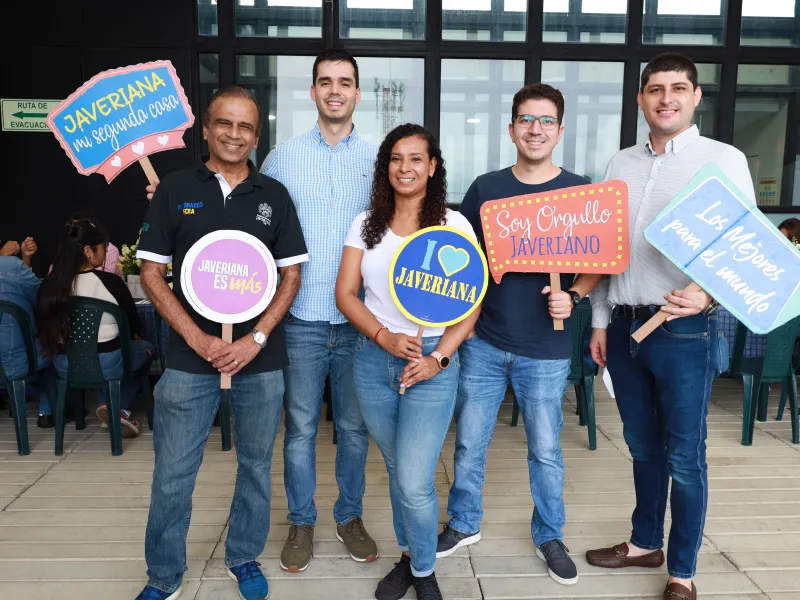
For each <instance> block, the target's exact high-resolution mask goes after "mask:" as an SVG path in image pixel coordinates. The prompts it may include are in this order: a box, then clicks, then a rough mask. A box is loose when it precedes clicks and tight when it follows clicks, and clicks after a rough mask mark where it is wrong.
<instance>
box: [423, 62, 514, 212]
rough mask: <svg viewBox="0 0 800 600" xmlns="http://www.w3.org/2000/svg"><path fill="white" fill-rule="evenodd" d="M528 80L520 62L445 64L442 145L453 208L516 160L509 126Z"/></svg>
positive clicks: (443, 63)
mask: <svg viewBox="0 0 800 600" xmlns="http://www.w3.org/2000/svg"><path fill="white" fill-rule="evenodd" d="M524 81H525V62H524V61H521V60H470V59H446V60H442V93H441V113H440V125H439V131H440V133H439V143H440V144H441V147H442V154H443V155H444V160H445V166H446V168H447V191H448V199H449V201H450V202H451V203H455V204H460V203H461V200H462V199H463V198H464V194H465V193H466V192H467V189H468V188H469V186H470V185H471V184H472V182H473V181H474V180H475V178H476V177H478V175H483V174H484V173H486V172H488V171H495V170H497V169H501V168H504V167H509V166H511V165H513V164H514V162H515V161H516V148H515V146H514V144H513V142H512V141H511V139H510V137H509V135H508V124H509V123H510V122H511V102H512V100H513V98H514V94H516V93H517V91H518V90H519V89H520V88H521V87H522V86H523V84H524Z"/></svg>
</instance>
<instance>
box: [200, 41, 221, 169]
mask: <svg viewBox="0 0 800 600" xmlns="http://www.w3.org/2000/svg"><path fill="white" fill-rule="evenodd" d="M198 58H199V61H198V62H199V63H200V78H199V79H198V82H199V84H198V88H199V91H200V106H199V111H197V112H196V114H199V115H202V114H203V112H204V111H205V110H206V107H207V106H208V103H209V102H210V101H211V96H213V95H214V94H215V93H216V91H217V90H218V89H219V54H200V55H199V57H198ZM201 143H202V144H203V148H202V151H201V154H206V153H207V152H208V144H206V142H205V140H203V141H202V142H201Z"/></svg>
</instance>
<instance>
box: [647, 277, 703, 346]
mask: <svg viewBox="0 0 800 600" xmlns="http://www.w3.org/2000/svg"><path fill="white" fill-rule="evenodd" d="M683 291H685V292H699V291H700V286H699V285H697V284H696V283H695V282H694V281H693V282H692V283H690V284H689V285H687V286H686V287H685V288H683ZM667 306H672V307H673V308H676V307H677V305H676V304H672V303H671V302H670V303H669V304H667ZM668 316H669V314H668V313H665V312H664V311H662V310H660V311H658V313H656V314H654V315H653V316H652V317H650V318H649V319H648V320H647V322H646V323H645V324H644V325H642V326H641V327H640V328H639V329H637V330H636V333H634V334H633V335H632V336H631V337H632V338H633V339H634V340H636V341H637V342H638V343H640V344H641V343H642V340H643V339H644V338H646V337H647V336H648V335H650V334H651V333H653V332H654V331H655V330H656V329H657V328H658V326H659V325H661V324H662V323H663V322H664V321H666V320H667V317H668Z"/></svg>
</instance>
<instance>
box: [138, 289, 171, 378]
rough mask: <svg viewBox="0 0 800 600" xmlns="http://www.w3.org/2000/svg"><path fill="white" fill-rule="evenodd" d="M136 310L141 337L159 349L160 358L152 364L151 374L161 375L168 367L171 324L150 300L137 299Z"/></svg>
mask: <svg viewBox="0 0 800 600" xmlns="http://www.w3.org/2000/svg"><path fill="white" fill-rule="evenodd" d="M136 311H137V312H138V313H139V321H141V325H142V331H141V332H140V333H141V337H142V339H144V340H147V341H148V342H150V343H151V344H153V346H155V348H156V350H158V358H159V360H156V361H153V364H152V365H151V366H150V374H151V375H160V374H161V373H163V372H164V369H165V368H166V358H167V340H168V339H169V326H168V325H167V323H166V321H164V319H162V318H161V315H159V314H158V311H156V307H155V306H153V303H152V302H150V300H147V299H144V300H137V301H136Z"/></svg>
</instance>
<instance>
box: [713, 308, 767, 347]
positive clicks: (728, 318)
mask: <svg viewBox="0 0 800 600" xmlns="http://www.w3.org/2000/svg"><path fill="white" fill-rule="evenodd" d="M717 315H718V318H719V328H720V331H722V332H723V333H724V334H725V337H726V338H727V339H728V346H730V351H731V359H732V358H733V348H734V346H735V344H736V328H737V327H738V326H739V320H738V319H737V318H736V317H734V316H733V315H732V314H731V313H729V312H728V311H727V310H726V309H725V307H724V306H720V307H719V308H718V309H717ZM746 331H747V338H746V341H745V344H744V358H750V357H753V356H764V350H766V347H767V336H765V335H759V334H757V333H753V332H752V331H750V330H749V329H748V330H746Z"/></svg>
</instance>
